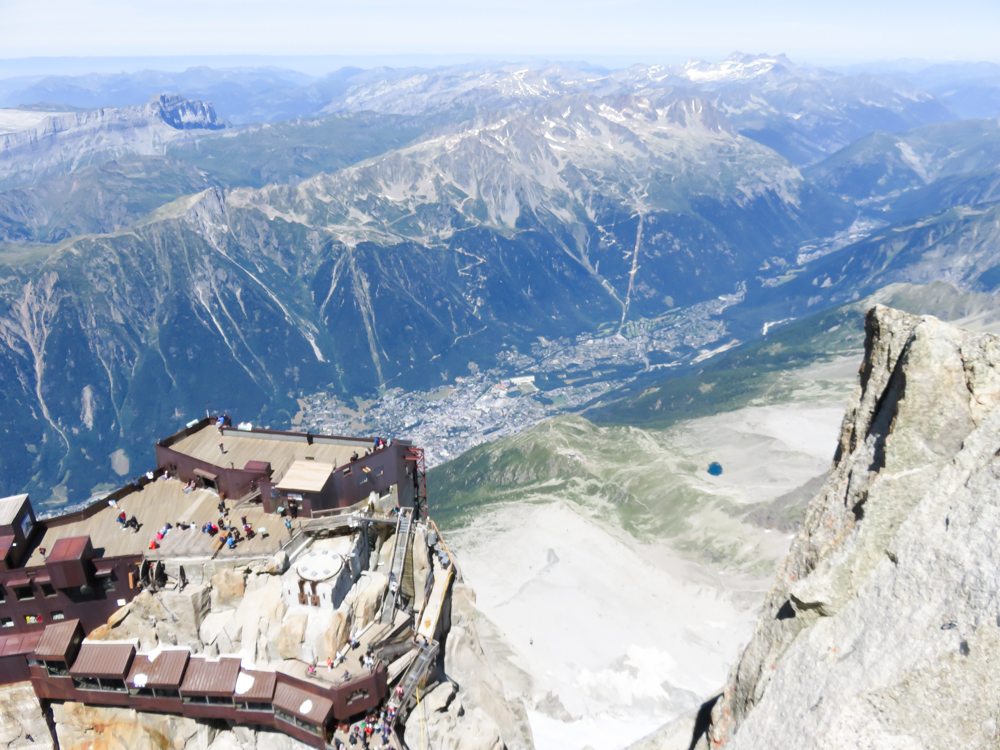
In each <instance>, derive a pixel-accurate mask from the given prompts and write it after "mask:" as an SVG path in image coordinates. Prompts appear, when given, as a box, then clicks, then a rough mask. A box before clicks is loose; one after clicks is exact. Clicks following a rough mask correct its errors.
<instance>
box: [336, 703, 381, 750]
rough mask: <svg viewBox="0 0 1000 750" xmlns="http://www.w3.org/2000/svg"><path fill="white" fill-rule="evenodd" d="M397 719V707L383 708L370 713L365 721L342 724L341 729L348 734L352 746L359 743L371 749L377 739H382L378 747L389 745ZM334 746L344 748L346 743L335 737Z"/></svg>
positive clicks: (348, 740)
mask: <svg viewBox="0 0 1000 750" xmlns="http://www.w3.org/2000/svg"><path fill="white" fill-rule="evenodd" d="M395 720H396V709H395V708H392V707H389V708H388V709H385V708H383V709H382V710H381V711H380V712H379V713H377V714H376V713H370V714H368V715H367V716H366V717H365V719H364V721H361V722H358V723H357V724H354V725H351V726H348V725H346V724H345V725H342V726H341V727H340V731H341V732H343V733H344V734H346V735H347V742H348V743H349V744H350V746H351V747H357V746H358V745H359V744H360V745H361V747H362V748H364V750H369V748H371V747H372V743H373V742H374V741H375V740H376V739H380V740H381V744H380V745H378V747H389V746H390V744H389V735H390V734H392V724H393V722H394V721H395ZM333 746H334V747H335V748H337V750H342V749H343V748H344V747H345V745H344V743H343V742H341V741H340V740H339V739H338V738H336V737H335V738H334V740H333Z"/></svg>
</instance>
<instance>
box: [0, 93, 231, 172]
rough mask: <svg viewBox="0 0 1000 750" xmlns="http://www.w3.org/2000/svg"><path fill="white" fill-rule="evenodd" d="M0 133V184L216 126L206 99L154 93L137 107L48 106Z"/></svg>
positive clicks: (159, 145) (162, 144)
mask: <svg viewBox="0 0 1000 750" xmlns="http://www.w3.org/2000/svg"><path fill="white" fill-rule="evenodd" d="M25 124H26V125H27V127H24V128H23V129H15V130H13V131H12V132H6V133H0V165H2V166H0V185H4V186H8V187H9V186H14V185H19V184H25V183H30V182H34V181H35V180H37V179H38V178H39V177H43V176H46V175H52V174H60V173H64V172H69V171H72V170H74V169H77V168H79V167H81V166H86V165H88V164H93V163H99V162H102V161H108V160H110V159H116V158H118V157H120V156H122V155H125V154H163V153H164V152H165V151H166V148H167V146H168V145H169V144H170V143H172V142H174V141H177V140H179V139H183V138H188V139H190V138H191V137H192V136H193V135H195V134H197V133H199V132H205V131H212V130H220V129H222V128H224V127H225V123H224V122H222V121H220V120H219V119H218V118H217V117H216V116H215V111H214V110H213V109H212V106H211V105H210V104H205V103H203V102H198V101H188V100H187V99H185V98H184V97H183V96H178V95H173V96H167V95H162V94H161V95H157V96H154V97H153V98H152V99H151V100H150V101H149V102H148V103H147V104H145V105H144V106H138V107H119V108H108V109H104V108H101V109H93V110H86V111H76V112H54V113H51V114H49V115H48V116H46V117H44V118H41V119H39V120H38V121H37V122H34V123H30V124H29V123H25Z"/></svg>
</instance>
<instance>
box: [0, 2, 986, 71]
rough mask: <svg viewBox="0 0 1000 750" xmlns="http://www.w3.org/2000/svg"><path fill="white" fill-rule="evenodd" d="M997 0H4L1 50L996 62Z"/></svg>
mask: <svg viewBox="0 0 1000 750" xmlns="http://www.w3.org/2000/svg"><path fill="white" fill-rule="evenodd" d="M998 38H1000V0H948V1H947V2H946V1H945V0H908V1H907V2H900V1H897V0H867V1H864V0H834V2H829V0H827V1H826V2H814V1H812V0H799V1H798V2H791V1H789V0H756V1H754V0H714V1H710V2H704V1H703V2H699V1H698V0H684V1H683V2H678V1H675V0H659V1H656V0H503V1H502V2H501V1H500V0H475V1H474V2H465V1H462V2H459V1H458V0H437V1H435V2H431V1H430V0H361V1H360V2H359V0H352V1H351V2H343V1H342V0H130V1H125V0H0V58H5V59H9V58H25V57H66V56H103V57H116V56H192V55H194V56H199V55H249V54H253V55H286V56H287V55H300V56H301V55H339V56H348V57H349V56H379V55H481V56H501V57H507V58H513V57H525V56H538V57H548V58H554V59H560V58H561V59H590V60H600V59H604V60H608V61H611V60H615V61H622V60H628V61H629V62H646V63H655V62H678V61H680V60H686V59H691V58H703V59H708V60H713V59H721V58H723V57H725V56H727V55H728V54H729V53H731V52H732V51H734V50H740V51H743V52H753V53H764V52H766V53H770V54H777V53H780V52H784V53H786V54H788V55H789V56H790V57H792V58H793V59H795V60H796V61H800V62H803V63H814V64H828V63H841V64H849V63H851V62H866V61H871V60H889V59H897V58H926V59H933V60H952V59H954V60H992V61H997V62H1000V43H998V41H997V40H998Z"/></svg>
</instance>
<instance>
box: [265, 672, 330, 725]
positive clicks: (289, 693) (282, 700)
mask: <svg viewBox="0 0 1000 750" xmlns="http://www.w3.org/2000/svg"><path fill="white" fill-rule="evenodd" d="M274 707H275V708H279V709H281V710H282V711H287V712H288V713H291V714H295V715H296V716H298V717H299V718H300V719H302V720H304V721H308V722H309V723H310V724H323V723H325V722H326V719H327V717H328V716H329V715H330V712H331V711H333V701H331V700H330V699H329V698H322V697H320V696H318V695H316V694H315V693H310V692H307V691H305V690H303V689H302V688H298V687H295V686H294V685H289V684H288V683H287V682H279V683H278V685H277V687H275V689H274Z"/></svg>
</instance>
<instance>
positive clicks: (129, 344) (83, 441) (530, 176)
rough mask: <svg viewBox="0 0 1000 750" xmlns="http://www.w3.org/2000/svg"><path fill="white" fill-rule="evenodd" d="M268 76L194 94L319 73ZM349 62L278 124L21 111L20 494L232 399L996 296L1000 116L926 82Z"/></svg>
mask: <svg viewBox="0 0 1000 750" xmlns="http://www.w3.org/2000/svg"><path fill="white" fill-rule="evenodd" d="M271 73H273V76H272V77H271V78H268V77H267V76H264V77H263V78H255V77H254V76H255V75H256V74H252V75H251V73H245V74H244V73H241V74H239V75H236V74H235V73H234V74H230V73H225V74H224V75H223V74H221V73H220V74H216V73H214V72H212V71H200V72H199V73H198V75H197V76H196V75H194V74H193V73H192V74H191V77H190V80H194V81H200V82H201V83H199V84H198V85H201V86H208V85H209V84H210V83H211V82H212V81H218V80H221V79H226V80H229V81H231V82H234V85H236V84H239V85H240V86H245V87H250V88H253V86H257V85H258V83H260V81H264V82H265V83H260V86H262V87H263V88H262V89H261V90H267V91H272V92H273V91H277V90H278V89H280V90H281V91H285V92H286V93H287V91H289V90H291V88H294V86H298V87H299V88H302V87H307V86H312V85H314V84H315V82H312V83H310V82H309V81H306V80H305V79H304V78H302V77H298V78H296V77H295V76H284V74H281V75H278V73H277V72H274V71H272V72H271ZM337 75H338V76H339V78H337V80H338V81H340V84H338V86H340V85H341V84H343V85H342V87H341V88H340V89H337V90H336V91H334V90H333V89H329V90H327V89H323V91H322V92H320V93H316V94H315V97H314V99H310V100H309V101H312V102H313V104H314V105H315V107H314V108H312V109H310V108H306V109H305V110H297V112H302V113H303V114H304V115H308V116H301V117H298V118H297V119H292V120H286V121H280V122H272V123H264V124H256V125H240V124H232V122H227V121H226V120H225V119H224V117H231V115H228V114H226V113H225V112H223V113H222V115H220V114H217V113H216V111H215V109H214V108H213V106H212V105H209V104H208V103H203V102H197V101H189V100H186V99H184V98H182V97H180V96H179V95H176V94H171V95H169V96H160V95H158V96H156V97H155V98H154V99H153V100H151V101H149V102H147V103H145V104H142V105H141V106H139V105H128V106H122V107H118V108H98V109H86V110H84V111H75V110H71V109H70V108H69V107H68V106H61V107H60V106H55V105H45V106H35V107H27V108H21V109H13V110H0V124H4V123H6V124H5V126H4V127H5V128H6V130H7V131H8V134H7V135H4V136H0V139H6V140H2V141H0V146H2V147H3V148H4V149H5V158H4V160H3V170H4V171H3V174H2V177H3V179H4V180H5V184H6V189H5V190H3V191H0V240H2V243H3V244H2V245H0V269H2V271H0V341H2V342H3V345H2V346H0V369H2V371H3V372H4V373H5V377H4V378H3V384H2V385H0V402H2V403H3V409H4V413H5V414H8V415H10V419H8V420H5V424H4V425H3V430H4V432H3V433H2V435H0V444H2V446H3V451H2V453H0V456H2V457H0V476H2V477H3V479H2V481H3V482H4V483H5V484H4V486H3V489H4V490H8V491H10V492H13V491H19V490H21V489H29V490H31V491H33V492H36V493H43V494H44V495H48V493H50V492H51V493H52V494H51V496H50V497H49V502H50V503H51V504H52V506H53V507H54V506H58V505H61V504H65V503H67V502H69V503H72V502H78V501H81V500H83V499H85V498H86V497H88V496H89V495H90V494H91V493H92V492H98V491H100V489H101V488H102V487H106V486H110V485H111V484H113V483H114V482H116V481H120V480H118V477H119V476H127V475H128V474H129V473H130V472H131V471H135V469H134V468H133V467H138V466H142V465H144V464H143V460H144V456H145V455H146V451H148V445H149V444H150V443H151V441H153V440H155V439H156V438H158V437H160V436H162V435H163V434H167V433H169V432H171V431H172V429H173V427H174V426H176V425H177V424H179V423H182V422H185V421H188V420H190V419H192V418H194V417H196V416H199V415H201V414H202V413H203V412H204V411H206V410H219V411H222V410H228V411H230V412H238V413H240V414H246V415H250V416H251V417H252V419H253V420H254V421H258V422H263V423H266V424H272V425H273V426H280V425H285V424H288V423H289V422H290V421H291V419H292V417H293V416H294V415H295V413H296V412H297V411H298V409H299V406H298V404H296V399H299V398H302V397H304V396H307V395H310V394H313V393H317V392H326V393H329V394H332V395H336V397H337V398H339V399H342V400H344V401H346V402H350V401H351V400H353V399H363V398H367V397H370V396H373V395H377V394H379V393H382V392H384V391H385V390H386V389H393V388H398V389H402V390H404V391H408V392H409V391H422V390H427V389H431V388H433V387H436V386H437V385H440V384H442V383H448V382H451V381H453V380H454V378H455V377H457V376H462V375H465V374H467V373H470V372H477V371H479V370H481V369H488V368H495V367H503V366H506V365H503V363H504V362H509V361H514V360H513V359H511V358H512V357H513V358H514V359H516V354H517V352H526V351H528V350H529V349H530V348H531V347H532V346H534V345H535V344H536V343H537V342H538V341H539V340H559V339H561V338H564V337H574V336H581V335H583V336H587V335H590V336H595V335H597V336H621V335H623V333H624V332H626V331H627V330H632V328H633V327H635V326H638V327H639V328H643V327H649V326H656V325H661V323H659V322H657V321H663V320H666V319H667V318H670V319H671V320H674V319H685V318H686V317H690V316H691V315H693V313H691V312H689V311H691V310H694V309H695V308H697V307H698V306H699V305H702V304H704V303H706V302H708V301H711V300H716V299H718V298H720V297H724V298H726V299H730V298H731V299H732V302H727V303H726V304H725V305H723V306H722V307H723V308H725V309H723V310H721V311H720V312H719V313H718V314H717V316H716V318H715V320H716V322H715V323H713V324H712V325H714V326H716V327H717V328H718V331H717V333H716V334H715V335H716V336H723V335H724V334H725V335H728V336H729V337H730V338H732V339H733V341H735V342H737V343H738V342H739V341H746V340H751V339H753V338H755V337H759V336H760V334H761V331H762V330H763V331H767V330H768V328H769V327H771V326H773V325H775V324H778V325H780V324H782V323H783V322H785V321H787V320H789V319H793V318H798V317H803V316H805V315H807V314H810V313H812V312H815V311H816V310H818V309H820V308H823V307H826V306H831V305H837V304H842V303H844V302H847V301H850V300H851V299H856V298H857V297H858V296H859V295H863V294H867V293H870V292H873V291H875V290H877V289H878V288H879V287H880V286H882V285H884V284H887V283H892V282H899V281H905V282H927V281H931V280H934V279H946V280H948V281H950V282H952V283H954V284H956V285H958V286H959V287H960V288H962V289H964V290H986V289H990V290H991V289H993V288H995V286H997V285H1000V278H998V279H995V278H994V277H995V276H996V272H995V271H994V267H995V266H996V265H997V263H995V262H993V260H994V259H993V255H992V249H991V248H992V242H993V238H992V233H991V232H992V229H991V226H992V224H991V222H993V221H994V219H993V212H994V208H993V205H992V203H991V200H992V195H993V190H994V189H995V188H994V187H993V186H994V185H995V184H996V180H995V177H996V174H997V171H996V170H997V165H996V164H995V162H994V161H992V159H993V158H994V156H993V155H994V153H995V144H994V141H995V140H996V137H997V135H996V134H997V130H996V123H995V122H994V121H989V120H986V121H967V122H944V121H946V120H949V119H953V117H954V115H953V113H951V111H950V110H949V109H948V108H947V107H946V106H945V105H944V104H942V103H941V102H940V101H939V100H937V99H936V98H935V97H934V96H933V95H931V94H928V93H926V92H924V91H922V90H920V89H917V88H916V87H915V86H914V85H913V84H911V83H909V82H907V81H905V80H901V79H897V78H888V77H881V76H872V75H868V74H852V75H842V74H837V73H832V72H829V71H823V70H807V69H804V68H802V67H799V66H796V65H794V64H793V63H791V62H790V61H788V60H787V59H786V58H784V57H783V56H766V55H763V56H748V55H740V54H736V55H734V56H732V57H730V58H729V59H728V60H725V61H723V62H721V63H716V64H708V63H690V64H687V65H682V66H673V67H650V66H637V67H633V68H629V69H626V70H622V71H600V70H590V69H570V68H567V67H563V66H556V65H548V66H536V67H529V66H515V65H510V66H500V67H497V68H491V69H488V70H482V69H478V70H477V69H473V68H469V67H452V68H445V69H438V70H384V69H383V70H372V71H357V70H354V71H341V72H340V73H339V74H337ZM282 76H284V77H282ZM147 78H148V80H149V81H152V82H153V83H155V82H157V81H159V82H160V83H162V82H163V81H162V79H158V78H156V77H155V76H147ZM116 80H118V84H116V85H119V84H120V85H121V86H124V85H125V84H124V83H123V81H124V79H116ZM184 80H188V79H184ZM177 81H181V82H182V83H183V81H182V80H181V79H180V78H178V79H177ZM255 81H257V83H254V82H255ZM268 81H270V82H271V83H274V81H277V83H275V84H274V86H275V87H277V88H272V89H269V88H267V87H268V86H271V83H268ZM63 83H64V84H65V85H66V86H70V83H67V82H65V81H64V82H63ZM153 83H150V85H153ZM175 83H176V81H175ZM265 84H266V85H265ZM279 84H280V85H279ZM286 84H288V85H286ZM292 84H294V86H292ZM38 85H41V84H38ZM46 85H48V84H46ZM88 85H89V86H90V90H92V91H95V92H98V93H97V94H95V96H99V95H100V93H99V92H100V91H102V90H103V89H102V88H101V87H102V86H103V85H104V84H102V83H101V80H99V77H98V78H94V79H93V80H91V81H90V83H89V84H88ZM109 85H110V84H109ZM178 85H179V84H178ZM185 85H188V84H185ZM191 85H192V86H193V85H194V84H191ZM212 85H214V84H212ZM290 87H291V88H290ZM71 88H72V87H71V86H70V88H63V89H60V90H62V91H64V92H68V91H70V90H71ZM334 88H336V87H334ZM123 90H124V89H123ZM296 90H297V89H296ZM313 91H314V93H315V92H316V91H319V89H315V88H314V89H313ZM147 93H148V92H147ZM10 96H14V95H13V94H10V95H9V97H10ZM123 96H124V95H123ZM274 96H275V97H277V98H276V99H275V100H274V101H276V102H277V101H278V100H280V101H287V99H282V98H281V97H283V96H285V94H281V95H280V96H279V95H278V94H275V95H274ZM310 96H312V95H310ZM16 98H18V97H15V99H16ZM8 101H13V100H12V99H10V98H8ZM96 101H98V99H93V100H91V103H93V102H96ZM123 101H124V99H123ZM272 104H273V102H272ZM313 104H311V105H310V107H313ZM254 106H257V105H254ZM261 106H264V105H261ZM267 106H271V105H267ZM283 106H284V104H281V103H280V102H279V103H278V104H274V106H273V107H272V109H268V110H267V112H269V113H271V114H272V115H273V116H274V117H275V118H279V117H282V116H283V115H282V114H281V113H282V112H284V111H285V110H282V109H281V107H283ZM265 109H266V107H265ZM262 111H263V110H262ZM269 116H270V115H269ZM262 119H267V118H262ZM232 120H234V121H236V120H238V118H232ZM806 164H808V166H805V165H806ZM892 222H896V223H892ZM698 309H701V308H698ZM698 315H702V313H698ZM691 319H695V318H691ZM698 319H699V320H700V319H701V318H698ZM719 343H724V340H723V341H720V342H719ZM701 356H702V354H700V353H699V351H698V350H697V349H696V348H691V347H680V348H679V349H677V350H676V351H674V353H672V354H669V355H663V354H662V353H652V352H651V353H648V354H647V355H645V365H646V372H645V373H643V374H642V375H641V376H640V379H639V380H638V381H637V382H643V383H653V382H658V380H659V381H662V380H663V379H664V378H667V379H669V377H670V376H671V375H672V374H673V373H672V372H671V370H670V368H674V367H675V366H676V365H679V364H684V363H691V362H692V361H693V360H695V359H697V358H698V357H701ZM705 356H708V355H705ZM664 366H666V367H667V370H663V369H660V368H662V367H664ZM678 372H679V371H678ZM512 374H513V373H512ZM53 487H54V488H55V489H54V490H53V489H52V488H53Z"/></svg>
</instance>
